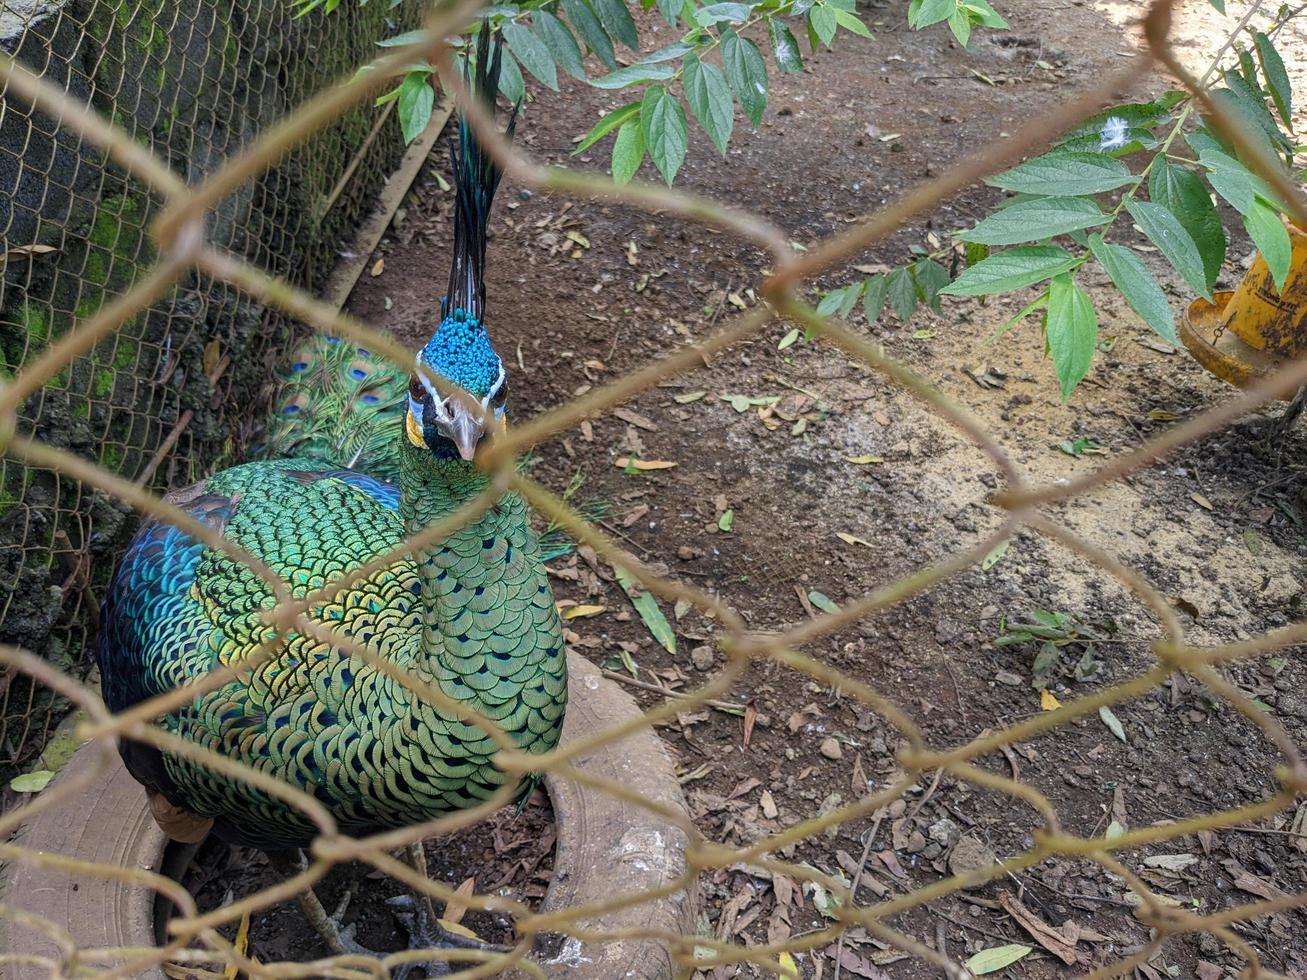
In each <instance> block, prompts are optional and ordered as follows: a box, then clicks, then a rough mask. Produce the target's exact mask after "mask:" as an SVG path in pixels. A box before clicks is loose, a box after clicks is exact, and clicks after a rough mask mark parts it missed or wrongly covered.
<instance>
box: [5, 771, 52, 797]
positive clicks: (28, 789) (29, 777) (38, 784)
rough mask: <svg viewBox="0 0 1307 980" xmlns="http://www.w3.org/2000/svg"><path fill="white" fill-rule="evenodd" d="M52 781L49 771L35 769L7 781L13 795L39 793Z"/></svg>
mask: <svg viewBox="0 0 1307 980" xmlns="http://www.w3.org/2000/svg"><path fill="white" fill-rule="evenodd" d="M52 779H54V773H53V772H51V771H50V770H49V769H37V770H36V771H35V772H25V773H23V774H22V775H21V776H15V777H14V778H13V779H11V780H9V788H10V789H12V790H13V791H14V792H15V793H39V792H41V790H43V789H45V788H46V787H47V786H49V785H50V780H52Z"/></svg>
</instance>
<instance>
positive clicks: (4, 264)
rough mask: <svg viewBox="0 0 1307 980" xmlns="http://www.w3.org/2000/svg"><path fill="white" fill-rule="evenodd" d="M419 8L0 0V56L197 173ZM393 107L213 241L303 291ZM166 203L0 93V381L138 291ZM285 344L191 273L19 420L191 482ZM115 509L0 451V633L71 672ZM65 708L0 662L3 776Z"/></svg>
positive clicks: (227, 290) (379, 148)
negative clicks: (304, 15) (388, 24)
mask: <svg viewBox="0 0 1307 980" xmlns="http://www.w3.org/2000/svg"><path fill="white" fill-rule="evenodd" d="M416 10H417V6H416V5H415V4H409V5H407V6H405V7H401V8H400V9H398V10H395V11H390V10H383V9H382V5H380V4H377V5H373V6H372V7H370V8H365V7H360V6H356V5H350V7H349V9H348V10H345V11H342V12H341V13H342V15H343V16H341V17H333V18H321V17H316V18H308V19H303V20H298V21H297V20H294V19H293V18H292V16H291V9H290V7H289V5H288V4H285V3H282V2H280V0H240V2H237V3H234V4H225V3H218V2H216V0H202V2H200V3H196V4H190V5H187V6H186V8H185V9H181V8H178V7H177V5H175V4H170V3H166V2H163V0H150V2H147V3H144V4H137V3H128V2H127V0H94V2H91V3H87V4H70V3H64V2H50V3H33V4H9V3H5V4H0V48H2V49H3V50H4V51H5V52H6V53H8V54H10V55H12V56H13V57H14V59H15V60H16V61H17V62H18V63H19V64H23V65H25V66H27V67H28V68H30V69H31V70H33V71H34V72H35V73H36V74H38V75H40V76H41V77H43V78H44V79H46V80H47V81H48V82H50V83H52V84H55V85H58V86H60V87H61V88H63V89H65V90H66V91H67V93H68V94H69V96H70V97H72V98H73V99H75V100H77V101H78V103H79V104H81V105H86V104H89V105H90V106H92V107H93V108H94V110H95V111H96V112H98V113H99V114H100V115H102V116H103V117H105V118H107V119H112V121H113V122H114V124H115V125H116V126H117V127H118V128H119V129H120V130H121V132H122V134H123V136H125V137H127V138H130V139H132V140H135V141H137V142H139V143H141V144H142V145H145V146H148V147H150V149H151V150H152V151H153V152H154V153H155V154H157V155H158V156H159V158H160V159H161V160H163V161H167V163H168V165H169V166H171V167H174V168H175V169H176V170H177V172H178V173H179V174H181V175H182V176H183V177H184V179H185V180H186V181H188V182H190V183H198V182H200V181H202V180H203V179H204V178H205V177H206V176H207V175H208V174H210V173H211V172H213V171H214V170H216V169H217V168H218V167H219V166H220V164H221V163H222V162H223V161H224V160H226V159H228V158H230V157H232V156H233V155H235V154H236V153H238V152H239V150H240V148H241V147H243V146H246V145H248V144H250V143H252V142H253V141H254V140H255V138H256V137H257V135H258V134H259V132H260V131H261V130H264V129H266V128H267V127H268V126H270V125H272V124H273V123H274V122H275V121H276V120H277V119H278V118H280V117H281V116H282V115H284V114H285V113H286V112H287V111H289V110H290V108H291V107H292V106H295V105H298V104H299V103H301V102H302V101H304V100H305V99H306V98H308V97H309V96H310V95H311V94H312V93H313V92H315V91H317V90H318V89H320V88H322V87H323V86H324V85H327V84H329V83H331V82H333V81H335V80H336V79H337V78H339V77H340V76H341V75H343V74H345V73H346V72H348V71H349V70H351V69H352V68H353V67H355V65H357V64H358V63H359V62H361V61H363V60H365V59H366V58H368V57H370V52H372V51H374V50H375V48H374V47H373V41H374V40H375V39H376V38H378V37H381V36H382V34H383V33H384V31H385V21H386V18H387V17H389V18H393V19H394V21H395V22H396V23H397V24H406V25H407V26H413V25H414V24H415V23H416V22H417V16H416V13H415V12H416ZM392 117H393V112H391V111H390V109H384V110H382V109H374V108H373V107H372V106H370V105H369V106H359V107H356V108H355V109H354V110H353V111H351V112H349V113H346V114H343V115H342V116H341V117H340V118H338V119H335V120H332V122H331V124H330V125H327V126H324V127H322V128H321V129H320V130H319V131H317V132H316V133H315V134H314V136H313V138H312V139H311V140H308V141H306V142H304V143H303V144H302V145H301V146H300V147H298V148H297V149H296V151H295V152H294V153H293V154H292V155H289V156H288V157H287V158H286V159H284V160H282V161H281V162H280V164H279V165H278V166H277V167H275V168H272V169H269V170H267V171H266V172H263V173H261V174H259V175H258V178H257V179H255V180H251V181H249V182H247V183H246V184H245V185H243V186H242V187H241V188H240V189H239V191H238V192H236V193H234V194H232V195H230V196H229V197H227V199H226V200H224V201H223V202H222V203H221V205H220V206H219V207H217V208H215V209H214V210H213V211H212V212H211V213H210V215H209V217H208V219H207V222H208V230H207V236H208V238H209V240H210V241H211V242H213V243H214V244H215V245H218V246H220V247H221V248H223V249H225V250H229V251H232V252H234V253H235V254H238V255H241V256H242V257H244V258H245V259H247V260H249V261H251V262H254V263H256V264H258V265H259V266H260V267H262V268H265V269H267V270H269V271H270V272H272V273H273V274H275V275H278V276H280V277H283V278H284V279H286V280H287V281H288V282H292V283H296V284H298V285H301V286H305V287H308V288H316V287H319V286H321V284H322V279H323V276H324V274H325V272H327V271H329V270H330V269H331V268H332V266H333V265H334V263H335V252H336V250H337V248H338V244H339V243H338V239H339V238H340V236H341V235H342V233H346V232H349V231H351V230H352V229H353V227H354V226H355V225H356V224H357V223H358V221H359V219H360V217H361V216H362V215H363V213H364V211H365V209H366V208H368V207H370V206H371V203H372V201H373V199H374V198H375V195H376V192H377V190H378V187H379V186H380V182H381V180H382V179H383V178H384V176H385V174H387V173H389V172H390V170H391V169H393V165H394V162H395V160H396V159H397V158H398V156H399V155H400V153H401V152H402V143H401V142H400V140H399V139H398V124H397V122H396V121H395V120H394V119H393V118H392ZM374 127H376V128H378V129H379V130H381V131H378V132H375V133H373V135H372V137H371V138H369V133H370V132H371V131H372V130H373V129H374ZM378 137H380V138H378ZM347 176H348V177H351V179H349V180H344V181H342V179H341V178H343V177H347ZM163 201H164V198H163V197H162V196H160V194H159V193H158V188H157V187H154V186H151V185H150V184H149V183H148V182H141V181H137V180H134V179H132V177H131V176H130V175H129V174H126V173H124V172H123V171H122V170H120V169H118V168H115V167H113V166H106V161H105V159H104V152H103V148H102V147H100V146H99V145H98V144H96V143H95V142H94V141H92V140H89V139H88V138H87V137H86V136H85V135H84V134H83V133H81V132H80V131H79V130H78V129H77V127H74V126H68V125H65V124H64V123H63V122H62V121H61V119H60V115H59V112H58V111H57V110H56V111H54V112H45V113H43V112H40V111H35V110H33V109H32V108H30V107H29V106H28V105H27V103H25V102H24V100H22V99H21V98H16V97H14V96H13V95H12V94H10V93H8V92H7V91H6V90H5V89H4V87H0V243H3V245H2V246H0V253H3V255H2V257H0V275H2V276H3V280H2V281H3V285H2V286H0V378H6V379H7V378H9V377H11V376H12V375H13V374H14V373H17V372H19V371H21V370H22V369H23V368H25V367H26V366H27V365H29V364H30V363H31V362H32V361H33V360H35V359H36V357H37V356H38V355H39V354H40V353H41V352H42V350H43V349H44V348H46V347H47V346H48V345H49V344H50V343H51V342H52V341H54V340H56V339H58V338H59V337H60V336H62V335H64V334H66V333H68V332H69V331H70V330H71V329H72V328H73V327H74V325H75V323H76V322H78V321H81V320H85V319H86V318H88V317H89V316H91V315H92V314H94V313H95V311H96V310H97V309H99V308H100V307H101V306H102V305H104V304H105V303H106V302H108V301H109V300H111V299H113V298H114V297H116V296H119V295H121V294H122V293H124V292H126V291H127V290H128V289H130V288H131V287H132V286H133V285H134V283H135V282H136V280H137V279H138V278H139V277H140V275H141V274H142V272H143V270H144V269H145V268H146V267H147V266H148V265H149V264H150V263H151V262H152V261H153V260H154V259H155V257H156V252H155V245H154V244H153V243H152V242H151V240H150V236H149V224H150V221H151V219H152V217H153V215H154V213H155V212H156V211H157V210H158V207H159V205H160V204H161V203H162V202H163ZM289 336H290V327H289V323H288V321H287V320H286V318H285V317H284V316H281V315H280V314H277V313H276V312H275V311H271V310H269V309H268V308H266V307H264V306H262V305H261V304H259V303H258V302H257V301H256V300H254V299H252V298H251V297H248V296H245V295H242V294H241V293H240V291H239V290H236V289H234V288H232V286H231V285H230V284H227V283H224V282H222V281H220V280H215V279H212V278H210V277H207V276H205V275H204V274H203V273H200V272H198V271H197V272H193V273H192V272H188V273H187V274H186V275H184V276H183V277H181V278H180V279H179V281H178V288H177V289H175V290H172V291H170V292H169V294H168V295H167V296H166V297H163V298H161V299H160V300H159V301H158V302H155V303H153V304H152V305H151V306H149V307H148V308H144V309H140V310H137V311H133V312H132V313H131V315H130V316H129V317H128V320H127V322H124V323H123V324H122V325H121V326H120V328H119V329H117V330H115V331H114V332H113V334H112V335H110V336H107V337H105V338H104V339H103V340H102V341H101V342H100V343H98V344H96V345H95V346H94V347H93V348H88V349H86V350H83V351H81V352H80V353H79V354H78V356H77V357H75V358H72V359H70V360H69V361H68V362H67V363H66V364H64V365H61V367H60V369H59V371H58V372H57V373H56V374H55V375H54V376H53V377H51V378H49V379H48V381H47V383H46V384H44V385H42V386H41V387H40V388H39V390H37V389H34V390H33V391H31V392H30V397H29V398H28V399H26V400H25V401H24V403H23V404H22V405H21V406H19V407H18V412H19V417H20V418H21V419H22V421H23V424H24V426H25V427H28V428H30V429H31V430H32V431H35V432H38V433H39V434H40V435H41V438H42V439H44V440H47V441H49V442H51V443H52V444H55V445H59V446H62V447H65V448H68V449H71V450H73V451H74V452H77V453H79V454H80V455H82V456H85V457H89V458H93V459H96V460H97V461H98V462H99V463H100V464H101V465H102V466H104V467H105V468H106V469H107V470H109V471H111V472H113V473H116V474H118V475H120V476H122V477H124V478H126V479H128V480H132V481H135V482H140V483H143V484H145V485H157V486H171V485H178V484H179V483H187V482H190V481H191V480H192V479H194V478H195V477H196V476H198V475H199V473H200V472H201V467H205V466H208V465H211V464H212V462H213V460H214V459H215V458H217V457H219V456H220V455H222V454H223V453H224V451H227V450H229V449H230V448H231V447H229V446H227V445H226V443H227V441H228V439H229V438H230V435H231V433H233V432H234V433H236V436H237V440H238V441H239V440H240V438H241V435H242V434H243V433H244V432H245V431H246V429H247V427H246V425H245V422H246V421H247V420H248V419H247V418H244V417H242V416H241V411H240V409H241V408H246V409H248V407H249V406H250V405H251V403H254V402H257V398H256V397H253V396H256V395H257V393H258V392H259V391H260V389H261V388H267V387H268V386H269V382H270V379H271V378H272V373H271V372H272V371H273V370H274V367H275V363H276V361H275V356H276V353H275V352H276V351H277V350H278V349H281V348H284V346H285V344H286V343H287V342H288V338H289ZM233 395H238V396H239V397H233ZM250 417H253V416H252V415H251V416H250ZM235 448H236V449H237V450H238V449H239V447H235ZM128 516H129V508H127V507H126V506H125V505H124V504H123V503H122V502H120V501H118V500H117V499H115V498H114V497H113V496H112V495H105V494H102V493H98V492H96V491H95V490H94V489H92V488H90V487H87V486H85V485H83V484H82V483H80V482H79V481H76V480H69V479H68V478H67V476H66V475H63V474H60V473H59V472H58V471H57V470H51V469H45V468H42V467H34V466H31V465H28V464H25V463H22V462H19V461H17V460H15V459H12V458H9V459H2V460H0V579H3V580H4V581H5V582H7V583H11V586H12V587H11V588H9V589H6V590H5V594H4V595H3V596H0V637H4V638H5V639H6V641H8V642H11V643H17V644H19V645H22V646H24V647H27V648H29V649H31V650H33V651H34V652H36V653H38V654H40V655H41V656H42V657H43V658H44V659H46V660H47V661H49V662H50V663H55V664H58V665H60V667H61V668H63V669H65V670H69V671H71V672H74V673H84V670H85V668H86V667H87V666H89V665H88V664H87V661H86V658H85V657H84V655H83V653H82V651H83V650H85V649H86V648H87V642H86V641H87V638H88V635H89V631H90V629H92V628H93V625H94V617H95V601H94V600H93V596H94V595H96V594H98V592H99V590H100V589H101V588H102V587H103V585H104V582H105V580H106V579H105V576H106V573H107V568H108V564H109V563H107V562H104V561H99V562H97V561H96V559H97V558H99V557H101V556H104V555H111V554H112V553H113V552H114V551H115V550H116V549H117V548H118V547H120V546H121V545H122V544H123V543H124V542H125V533H126V532H130V530H131V527H130V525H131V522H130V521H129V520H126V518H127V517H128ZM65 707H66V704H65V702H63V701H62V700H61V699H57V698H52V697H50V696H49V692H45V691H43V690H41V689H40V688H38V687H35V686H33V685H31V684H30V683H27V682H24V681H23V680H21V679H20V678H18V677H17V676H16V675H15V674H14V672H12V671H7V672H5V673H4V674H3V675H0V776H2V777H3V778H5V779H6V780H7V779H8V777H9V776H10V775H12V774H13V771H14V770H15V769H16V768H19V767H22V766H24V765H25V764H26V763H27V762H28V761H29V760H30V759H31V758H32V756H33V755H34V754H35V753H37V752H40V751H41V748H42V745H43V744H44V743H45V741H46V737H47V735H48V733H49V729H50V726H51V724H52V723H53V722H57V721H58V719H59V717H60V716H61V714H62V713H63V710H64V709H65Z"/></svg>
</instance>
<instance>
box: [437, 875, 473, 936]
mask: <svg viewBox="0 0 1307 980" xmlns="http://www.w3.org/2000/svg"><path fill="white" fill-rule="evenodd" d="M475 887H476V879H475V878H464V879H463V883H462V884H461V885H459V886H458V887H457V888H455V889H454V894H453V895H451V896H450V897H449V901H448V902H446V903H445V914H444V915H442V916H441V919H442V920H443V921H445V922H451V923H453V924H454V925H458V924H459V923H460V922H462V921H463V916H464V915H466V914H467V906H466V905H464V904H463V903H462V902H461V901H459V896H460V895H461V896H463V897H464V898H466V897H467V896H469V895H471V894H472V889H474V888H475Z"/></svg>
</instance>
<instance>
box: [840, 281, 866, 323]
mask: <svg viewBox="0 0 1307 980" xmlns="http://www.w3.org/2000/svg"><path fill="white" fill-rule="evenodd" d="M861 295H862V283H860V282H855V283H854V284H853V285H851V286H845V287H844V297H843V298H842V299H841V300H840V308H839V311H838V314H837V315H838V316H839V318H840V319H841V320H846V319H848V316H849V314H850V313H852V312H853V307H854V306H855V305H856V304H857V302H858V297H859V296H861Z"/></svg>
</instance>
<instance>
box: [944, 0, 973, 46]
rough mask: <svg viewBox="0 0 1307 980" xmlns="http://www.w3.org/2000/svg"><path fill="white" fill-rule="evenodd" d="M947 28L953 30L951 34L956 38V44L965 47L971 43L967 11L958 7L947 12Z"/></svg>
mask: <svg viewBox="0 0 1307 980" xmlns="http://www.w3.org/2000/svg"><path fill="white" fill-rule="evenodd" d="M948 29H949V30H950V31H952V32H953V36H954V37H955V38H957V39H958V46H959V47H960V48H963V49H965V48H966V46H967V45H968V44H970V43H971V18H970V17H968V16H967V12H966V11H965V10H962V9H961V8H958V9H957V10H955V11H953V13H951V14H949V18H948Z"/></svg>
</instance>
